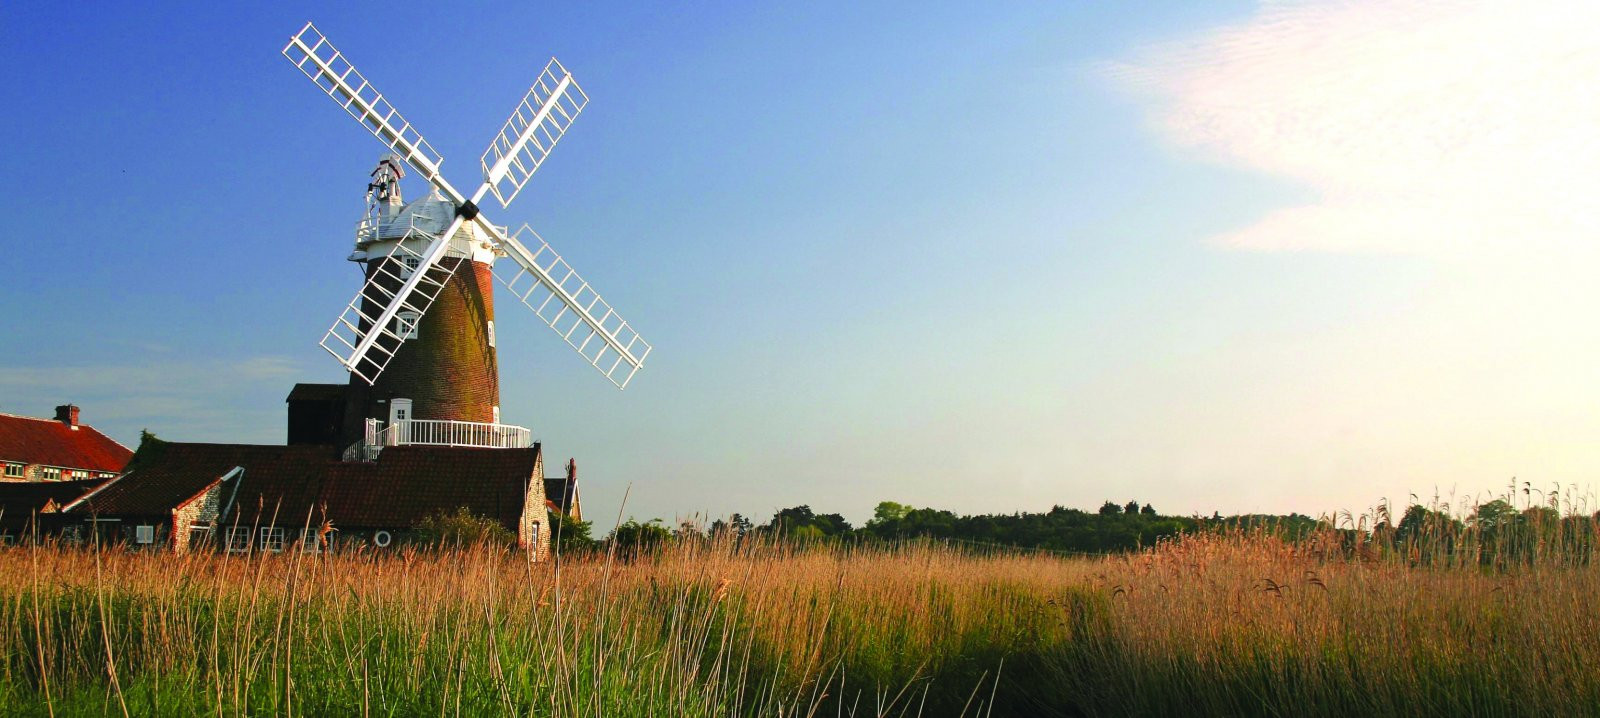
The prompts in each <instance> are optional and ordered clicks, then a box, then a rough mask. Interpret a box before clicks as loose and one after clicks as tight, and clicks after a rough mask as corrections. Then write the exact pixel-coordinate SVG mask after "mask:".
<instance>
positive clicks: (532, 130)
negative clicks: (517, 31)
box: [283, 23, 651, 454]
mask: <svg viewBox="0 0 1600 718" xmlns="http://www.w3.org/2000/svg"><path fill="white" fill-rule="evenodd" d="M283 54H284V56H285V57H287V58H288V59H289V61H290V62H293V63H294V64H295V66H296V67H298V68H300V70H301V71H302V72H304V73H305V75H306V76H307V77H308V78H310V79H311V81H312V82H314V83H315V84H316V85H317V87H318V88H320V89H321V90H322V91H323V92H325V93H326V94H327V95H328V96H329V97H330V98H332V99H333V101H334V102H336V103H338V104H339V106H340V107H342V108H344V110H345V111H346V112H348V113H349V114H350V116H351V117H354V118H355V119H356V120H357V121H359V122H360V123H361V125H362V126H363V127H365V128H366V129H367V130H368V131H369V132H371V133H372V134H373V136H375V137H377V138H378V140H379V141H381V142H382V143H383V144H384V145H385V146H386V147H387V148H388V149H389V150H390V154H386V155H385V156H384V157H383V158H382V159H381V160H380V161H379V163H378V167H377V169H375V170H374V171H373V172H372V181H371V182H370V183H369V184H368V187H367V194H368V197H367V200H368V201H367V204H368V207H367V215H366V217H364V218H363V219H362V220H361V222H360V224H359V225H358V226H357V228H356V242H355V252H354V253H352V254H351V255H350V259H351V261H355V262H360V263H361V264H362V266H363V267H364V277H365V283H364V284H363V285H362V287H361V290H360V291H359V292H357V293H356V295H355V297H354V298H353V299H351V300H350V302H349V304H348V305H347V306H346V307H345V309H344V311H343V312H342V313H341V314H340V315H339V317H338V319H336V320H334V322H333V325H332V326H331V327H330V328H329V329H328V331H327V333H326V334H325V335H324V336H323V338H322V342H321V344H322V347H323V348H324V349H326V350H328V352H329V353H330V354H332V355H333V356H334V357H335V358H337V359H338V360H339V363H340V364H342V365H343V366H344V367H345V369H347V370H348V371H349V372H350V380H349V387H348V389H347V391H346V392H345V397H344V399H345V409H344V412H343V415H344V421H343V424H344V426H343V429H342V431H341V432H340V434H341V435H342V438H341V443H342V444H344V445H350V446H351V448H352V450H357V449H363V448H365V449H369V450H370V449H374V448H376V447H381V446H385V445H394V444H433V445H447V446H484V447H510V448H516V447H525V446H528V445H529V443H530V442H531V434H530V432H529V431H528V430H527V429H525V428H522V427H517V426H509V425H505V424H501V423H500V380H499V366H498V362H497V360H496V354H495V344H496V336H495V324H494V319H495V313H494V291H493V286H492V285H493V283H492V282H491V277H493V278H494V279H497V280H499V281H500V283H501V284H502V286H504V287H505V290H506V291H507V292H509V293H510V294H511V296H513V297H515V298H516V299H517V300H519V301H520V302H522V303H523V304H524V305H526V306H527V307H528V308H529V309H531V310H533V312H534V314H535V315H536V316H538V317H539V318H540V319H541V320H543V321H544V322H545V323H546V324H548V325H549V326H550V328H551V329H554V330H555V331H556V333H557V334H560V335H561V337H562V338H563V339H564V340H566V342H567V343H568V344H570V345H571V346H572V347H573V348H574V349H576V350H577V352H578V354H579V355H580V356H582V357H583V358H584V359H585V360H586V361H588V362H589V364H590V365H592V366H594V367H595V368H596V369H598V370H599V371H600V373H601V374H602V375H604V376H605V377H606V378H607V379H608V380H610V381H611V382H612V383H613V384H615V385H616V386H617V388H619V389H620V388H623V387H626V386H627V384H628V381H629V380H630V379H632V378H633V375H634V374H635V373H636V372H638V371H639V369H640V368H641V367H642V366H643V365H644V360H645V357H646V356H647V355H648V354H649V353H650V349H651V347H650V344H649V343H648V342H646V341H645V340H644V339H643V338H641V337H640V336H639V334H638V332H636V331H634V329H633V328H632V326H631V325H629V324H628V322H626V321H624V320H623V319H622V317H621V316H620V315H618V314H617V312H616V311H615V310H614V309H612V308H611V305H610V304H608V303H606V301H605V300H603V299H601V298H600V295H599V294H598V293H597V292H596V291H595V290H594V288H593V287H591V286H590V285H589V283H588V282H586V281H584V280H583V278H582V277H579V276H578V274H577V273H576V272H575V271H573V269H572V267H571V266H569V265H568V264H567V263H566V261H565V260H563V259H561V257H560V255H558V254H556V253H555V251H554V250H552V249H550V246H549V245H548V244H546V243H545V242H544V240H543V239H542V238H540V237H539V235H538V234H537V233H535V232H534V231H533V230H531V229H529V228H528V227H527V225H523V227H522V228H521V229H520V230H519V231H517V232H516V233H515V234H511V233H508V232H507V229H506V228H505V227H501V226H498V225H495V224H493V223H491V222H490V221H489V220H488V218H486V217H485V216H484V215H483V214H482V213H481V212H480V210H479V208H478V204H477V203H478V202H479V201H481V200H482V199H483V198H484V196H485V195H487V194H490V193H493V194H494V196H495V198H496V199H497V200H499V201H500V204H501V206H502V207H504V206H507V205H509V204H510V203H511V201H512V199H514V198H515V197H516V195H517V193H518V192H520V191H521V190H522V187H523V186H524V185H525V184H526V183H527V182H528V179H529V178H530V177H532V176H533V173H534V172H535V171H536V170H538V168H539V165H540V164H542V163H543V162H544V159H545V158H546V157H547V156H549V153H550V150H551V149H552V148H553V147H554V146H555V143H556V141H557V140H559V139H560V138H561V136H562V135H563V134H564V133H565V132H566V129H567V127H569V126H570V125H571V124H572V122H573V120H574V119H576V118H577V116H578V113H579V112H581V111H582V110H583V108H584V106H585V105H586V104H588V101H589V98H588V96H587V95H585V94H584V93H583V90H581V89H580V88H579V87H578V85H577V83H576V82H574V81H573V78H572V75H571V74H570V73H568V72H567V70H566V68H564V67H562V66H561V64H560V63H559V62H556V61H555V60H554V59H551V60H550V62H549V64H548V65H546V66H545V68H544V71H543V72H541V73H540V74H539V77H538V78H537V79H536V80H535V81H534V83H533V86H532V87H531V88H529V90H528V93H527V95H526V96H524V97H523V98H522V101H521V102H519V103H518V104H517V107H516V110H515V111H513V112H512V114H511V118H510V119H509V120H507V121H506V123H505V125H504V126H503V127H502V128H501V130H500V133H499V135H498V136H497V137H496V138H495V140H494V142H493V143H491V144H490V146H489V149H488V150H487V151H485V152H484V153H483V156H482V157H481V158H480V164H481V165H482V169H483V182H482V184H481V185H479V186H478V188H477V190H476V191H475V192H474V193H473V194H472V195H471V196H470V197H469V196H467V195H464V194H462V193H461V192H460V191H458V190H457V189H456V188H455V187H454V186H453V185H451V184H450V183H449V182H448V181H447V180H445V178H444V177H443V176H442V175H441V174H440V171H439V166H440V164H441V163H443V161H444V158H443V157H442V156H441V155H440V154H439V153H438V152H436V151H435V150H434V149H433V147H432V146H431V145H429V144H428V143H427V141H426V140H424V139H423V138H422V135H421V134H420V133H419V132H418V131H417V130H416V128H414V127H413V126H412V125H411V123H409V122H407V121H406V120H405V119H404V118H402V117H401V116H400V114H399V112H397V111H396V110H395V109H394V106H393V105H391V104H390V103H389V101H388V100H386V99H384V97H383V95H382V94H381V93H379V92H378V91H377V90H376V89H374V88H373V86H372V84H371V83H369V82H368V81H367V80H366V78H365V77H363V76H362V75H361V73H359V72H357V71H356V69H355V68H354V67H353V66H352V65H351V64H350V63H349V61H348V60H346V59H345V58H344V55H343V54H342V53H340V52H339V51H338V50H336V49H334V47H333V46H332V45H331V44H330V43H329V42H328V39H327V37H325V36H324V35H323V34H322V33H321V32H320V31H318V30H317V28H316V27H315V26H314V25H312V24H311V23H307V24H306V26H305V27H304V28H303V29H301V31H300V32H299V33H298V34H296V35H295V36H294V37H293V38H292V39H290V41H289V44H288V46H286V47H285V48H284V50H283ZM407 166H409V167H410V168H411V170H412V171H413V172H415V173H416V174H418V175H420V176H421V178H422V179H423V180H425V181H426V182H427V183H428V184H429V185H430V191H429V192H428V193H427V195H426V196H424V197H422V198H419V199H416V200H413V201H411V202H404V201H403V199H402V197H401V193H400V179H401V177H402V176H404V175H405V167H407ZM348 453H349V452H347V454H348Z"/></svg>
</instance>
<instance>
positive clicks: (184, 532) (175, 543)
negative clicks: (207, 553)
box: [171, 478, 238, 553]
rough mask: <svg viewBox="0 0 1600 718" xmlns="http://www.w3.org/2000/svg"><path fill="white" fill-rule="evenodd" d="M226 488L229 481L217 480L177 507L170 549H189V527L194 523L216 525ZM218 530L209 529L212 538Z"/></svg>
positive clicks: (178, 550) (173, 514)
mask: <svg viewBox="0 0 1600 718" xmlns="http://www.w3.org/2000/svg"><path fill="white" fill-rule="evenodd" d="M233 480H234V481H237V480H238V479H237V478H235V479H233ZM228 488H231V483H230V482H227V481H222V482H218V483H217V484H216V485H214V486H212V487H211V488H210V489H207V490H206V492H205V493H203V494H201V495H200V496H199V497H197V498H195V499H194V500H192V501H190V502H189V503H187V504H184V505H182V506H180V507H178V509H177V510H176V511H174V512H173V513H172V526H171V531H172V533H171V538H172V550H174V551H177V552H178V553H183V552H185V551H188V550H189V528H190V527H192V526H194V525H195V523H197V522H198V523H210V524H211V525H212V526H213V527H215V526H216V523H217V514H218V513H219V512H220V511H221V510H222V499H223V496H224V493H223V492H224V490H225V489H228ZM218 530H219V529H217V528H212V529H211V532H212V534H213V536H212V539H213V540H216V539H217V538H219V536H220V535H219V534H217V531H218Z"/></svg>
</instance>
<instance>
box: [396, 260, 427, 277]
mask: <svg viewBox="0 0 1600 718" xmlns="http://www.w3.org/2000/svg"><path fill="white" fill-rule="evenodd" d="M420 266H422V258H421V257H413V256H410V255H406V256H402V257H400V278H401V279H410V278H411V274H412V273H413V272H416V271H417V267H420Z"/></svg>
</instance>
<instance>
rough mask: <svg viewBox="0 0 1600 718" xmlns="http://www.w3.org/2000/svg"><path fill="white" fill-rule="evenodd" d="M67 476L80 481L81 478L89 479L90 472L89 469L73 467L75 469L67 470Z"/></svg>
mask: <svg viewBox="0 0 1600 718" xmlns="http://www.w3.org/2000/svg"><path fill="white" fill-rule="evenodd" d="M67 478H69V479H72V480H73V481H79V480H82V479H87V478H89V472H87V471H79V470H77V469H73V470H71V471H68V472H67Z"/></svg>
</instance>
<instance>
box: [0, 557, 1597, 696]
mask: <svg viewBox="0 0 1600 718" xmlns="http://www.w3.org/2000/svg"><path fill="white" fill-rule="evenodd" d="M1337 539H1338V537H1337V536H1336V535H1331V534H1330V536H1329V537H1328V540H1325V541H1320V542H1319V541H1316V540H1313V541H1308V542H1300V543H1289V542H1286V541H1283V540H1280V539H1278V538H1276V537H1275V536H1273V535H1271V534H1270V533H1267V532H1262V531H1256V532H1245V531H1237V532H1232V533H1228V534H1206V535H1194V536H1189V537H1185V538H1183V539H1180V540H1177V541H1174V542H1170V543H1163V544H1162V545H1160V546H1157V547H1155V548H1153V549H1151V550H1149V551H1146V552H1144V553H1141V554H1137V555H1130V556H1125V557H1113V558H1106V559H1082V558H1073V559H1067V558H1058V557H1052V556H1049V555H1044V554H1023V553H1005V552H991V553H987V554H977V553H973V552H971V551H969V550H964V549H960V548H952V547H948V546H941V545H934V544H925V543H924V544H912V545H903V546H898V547H850V548H845V547H832V548H829V547H811V548H795V547H785V546H779V545H772V544H759V543H756V542H747V543H745V544H743V545H739V546H736V545H734V544H732V543H730V542H726V541H724V542H683V543H680V544H677V545H674V546H671V547H669V548H667V549H666V550H665V551H663V552H662V553H660V554H658V555H655V556H652V557H647V558H641V559H639V560H635V561H631V562H617V561H610V560H607V558H606V557H605V556H603V555H597V556H589V557H581V558H575V559H568V560H566V561H564V562H563V563H562V564H561V565H560V566H559V568H557V567H555V566H552V565H549V564H530V563H528V562H527V561H526V559H525V558H524V557H523V556H521V555H520V554H515V553H504V552H501V551H497V550H494V549H490V548H486V547H478V548H472V549H456V550H447V551H411V550H408V551H402V552H398V553H392V554H382V555H375V554H369V553H359V552H358V553H347V554H335V555H324V556H300V555H294V554H276V555H264V556H263V555H257V556H252V557H249V558H238V557H227V556H218V555H211V554H194V555H189V556H181V557H180V556H172V555H170V554H158V553H128V552H123V551H120V550H95V549H78V548H65V547H53V546H23V547H17V548H12V549H8V550H4V551H0V712H3V713H5V714H15V715H78V714H96V715H98V714H124V713H126V714H129V715H242V714H255V715H267V714H276V715H293V714H300V715H375V714H376V715H458V714H466V715H490V714H492V715H541V716H546V715H548V716H557V715H563V716H565V715H607V716H632V715H641V716H642V715H662V716H678V715H688V716H697V715H707V716H709V715H962V714H965V715H1080V714H1094V715H1102V714H1113V715H1158V714H1162V715H1172V714H1195V713H1209V714H1217V715H1222V714H1227V715H1302V714H1304V715H1349V714H1353V713H1366V714H1379V715H1388V714H1398V713H1407V714H1417V713H1421V714H1446V713H1448V714H1457V713H1465V714H1481V715H1498V714H1503V715H1513V714H1545V715H1549V714H1564V715H1572V714H1582V713H1594V712H1596V711H1597V710H1600V708H1597V707H1600V671H1597V670H1595V666H1600V610H1597V609H1600V606H1597V605H1596V603H1597V599H1596V596H1597V590H1600V576H1597V575H1596V571H1595V569H1594V568H1593V565H1594V564H1592V563H1590V562H1587V561H1572V560H1562V561H1555V560H1542V561H1534V562H1531V563H1519V564H1516V565H1513V566H1510V567H1503V568H1488V569H1486V568H1483V567H1481V566H1480V565H1478V564H1477V563H1465V562H1461V563H1454V564H1445V565H1438V564H1429V565H1423V564H1420V563H1418V562H1416V561H1412V560H1406V559H1405V558H1404V554H1403V552H1400V551H1389V552H1387V553H1385V552H1382V551H1377V552H1373V551H1361V550H1357V551H1349V550H1344V548H1340V549H1338V550H1330V549H1329V546H1330V541H1334V540H1337ZM1568 558H1570V557H1568Z"/></svg>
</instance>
